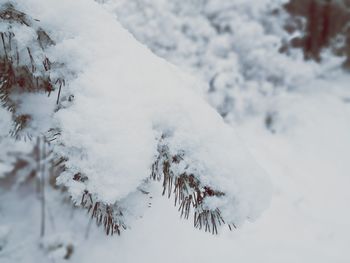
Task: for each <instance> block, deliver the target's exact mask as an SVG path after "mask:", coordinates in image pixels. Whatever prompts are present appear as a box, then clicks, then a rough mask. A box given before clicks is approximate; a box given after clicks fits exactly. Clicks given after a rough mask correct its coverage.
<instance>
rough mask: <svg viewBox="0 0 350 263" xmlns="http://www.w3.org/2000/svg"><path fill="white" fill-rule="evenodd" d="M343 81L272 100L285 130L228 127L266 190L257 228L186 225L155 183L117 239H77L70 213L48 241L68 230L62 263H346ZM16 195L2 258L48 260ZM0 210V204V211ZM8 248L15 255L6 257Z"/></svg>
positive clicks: (35, 220)
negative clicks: (264, 178) (264, 175)
mask: <svg viewBox="0 0 350 263" xmlns="http://www.w3.org/2000/svg"><path fill="white" fill-rule="evenodd" d="M349 81H350V78H349V77H348V76H346V75H339V76H336V77H335V78H334V79H332V80H315V81H313V82H312V83H308V85H314V86H316V87H317V89H312V90H313V91H312V92H309V93H307V92H303V93H302V94H297V93H295V94H288V95H286V96H285V97H282V98H279V99H276V103H279V104H281V105H283V107H282V108H281V115H283V117H284V118H283V119H284V120H285V126H284V127H283V125H281V126H280V127H279V128H276V129H278V132H277V133H275V134H273V133H271V132H269V131H267V130H266V129H265V127H264V124H263V123H262V122H261V118H252V119H250V120H249V121H247V122H245V123H243V124H240V125H238V126H236V129H237V130H238V133H239V135H240V136H241V138H242V140H243V141H244V142H245V143H246V145H247V147H248V148H249V149H250V151H251V152H252V154H253V155H254V157H255V158H256V160H257V161H258V163H259V164H260V165H261V166H262V167H263V168H264V169H265V170H266V171H267V172H268V174H269V175H270V178H271V180H272V183H273V185H274V194H273V198H272V203H271V206H270V208H269V209H267V210H266V211H265V213H264V214H263V216H262V217H261V218H260V219H259V220H258V221H257V222H254V223H246V224H245V225H244V226H243V227H242V228H241V229H238V230H235V231H232V232H230V231H227V230H225V231H223V233H221V235H219V236H212V235H210V234H207V233H204V232H201V231H198V230H195V229H193V227H192V224H191V222H190V221H186V220H182V219H180V218H179V215H178V212H177V211H176V209H174V208H173V207H172V201H171V200H168V199H166V198H164V197H162V196H161V189H160V186H159V185H157V184H155V185H154V186H153V187H154V190H155V191H154V194H153V201H152V203H153V204H152V207H151V208H149V209H148V210H147V211H146V213H145V214H144V216H143V218H142V219H140V220H137V221H135V222H134V223H133V225H132V229H130V230H127V231H125V232H123V233H122V235H121V236H120V237H115V236H114V237H106V236H105V235H104V234H103V233H102V231H100V229H97V228H95V227H94V226H92V227H91V230H90V234H89V237H88V239H87V240H85V239H84V238H85V237H84V235H85V229H86V227H87V225H88V219H87V218H86V217H84V216H82V215H81V213H79V212H74V213H75V214H76V215H75V217H74V218H75V220H78V222H81V223H80V224H78V225H76V224H74V225H73V224H70V223H69V222H70V220H69V218H70V217H71V216H72V215H70V213H68V212H67V214H64V213H63V214H62V213H61V212H60V215H59V216H58V218H57V219H55V222H56V232H57V233H56V235H57V234H58V235H59V236H60V235H62V233H64V232H68V233H69V232H70V231H72V230H73V235H74V237H73V238H70V239H69V240H75V241H74V242H76V245H77V246H76V247H75V250H74V253H73V255H72V258H71V262H77V263H79V262H84V263H87V262H91V263H93V262H99V261H104V262H124V263H133V262H153V263H158V262H159V263H160V262H169V263H172V262H174V263H175V262H184V263H187V262H208V263H209V262H213V261H214V262H216V261H217V262H227V263H230V262H241V263H245V262H252V263H253V262H254V263H255V262H264V263H265V262H266V263H275V262H276V263H277V262H278V263H280V262H286V263H289V262H291V263H295V262H298V263H299V262H300V263H304V262H305V263H310V262H317V263H322V262H324V263H329V262H335V263H348V262H349V261H350V251H349V249H348V247H349V244H350V209H349V201H350V191H349V185H350V176H349V174H350V159H349V158H350V157H349V156H350V135H349V131H350V103H349V98H350V91H349V90H348V89H347V85H348V83H349ZM4 195H6V194H5V193H2V196H1V198H4ZM7 195H9V196H11V199H13V198H14V195H13V194H7ZM22 195H23V194H22ZM18 198H19V199H18V200H16V203H14V202H15V200H12V201H11V203H12V202H13V203H12V204H13V205H12V206H10V207H11V209H7V210H6V211H7V212H6V214H1V217H0V224H1V225H2V226H6V225H10V226H11V228H12V229H11V231H13V232H14V233H15V235H14V236H15V237H13V240H12V239H10V240H8V241H9V243H8V244H7V246H6V247H5V248H4V250H3V251H1V252H0V259H1V262H4V263H10V262H11V263H13V262H26V263H31V262H47V258H46V256H45V254H44V252H43V251H42V250H39V249H38V244H37V237H38V235H39V225H40V224H39V222H40V220H39V218H40V217H39V215H40V212H39V202H38V201H37V200H35V199H34V200H32V199H27V198H24V197H23V196H22V197H18ZM3 200H5V199H3ZM17 201H19V202H17ZM4 204H5V202H1V207H3V206H4ZM68 210H69V209H68ZM83 213H84V212H83ZM14 215H22V216H20V217H18V216H14ZM14 218H17V219H16V220H18V222H16V224H14V222H13V219H14ZM60 218H61V219H63V220H62V221H63V222H64V223H62V222H61V223H60V222H59V221H60ZM77 218H78V219H77ZM79 218H80V219H79ZM24 229H25V231H26V232H25V233H26V236H24V237H23V236H21V231H24ZM58 229H61V230H62V232H61V231H59V230H58ZM74 229H75V231H74ZM60 238H61V237H60ZM70 242H72V241H70ZM16 248H19V250H16V251H18V252H16V253H10V252H11V251H12V250H13V251H14V250H15V249H16ZM51 256H52V257H53V254H52V255H51ZM55 262H59V261H57V260H56V261H55Z"/></svg>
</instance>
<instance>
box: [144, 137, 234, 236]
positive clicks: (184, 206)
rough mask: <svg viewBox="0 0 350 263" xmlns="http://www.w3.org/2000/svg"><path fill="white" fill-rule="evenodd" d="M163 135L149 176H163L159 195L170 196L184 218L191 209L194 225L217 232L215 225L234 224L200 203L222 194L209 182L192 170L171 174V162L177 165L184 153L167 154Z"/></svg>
mask: <svg viewBox="0 0 350 263" xmlns="http://www.w3.org/2000/svg"><path fill="white" fill-rule="evenodd" d="M163 139H164V136H163V137H162V139H161V141H160V145H159V147H158V153H159V155H158V157H157V159H156V161H155V162H154V163H153V165H152V172H151V178H152V179H153V180H157V181H160V180H162V179H163V193H162V194H163V195H167V196H168V198H170V197H171V196H172V195H173V196H174V200H175V204H174V205H175V206H178V211H179V212H180V216H181V217H183V218H185V219H188V218H189V215H190V213H191V209H193V215H194V227H195V228H198V229H204V230H205V232H211V233H212V234H217V233H218V226H221V225H223V224H227V225H228V227H229V229H230V230H232V228H236V225H235V224H232V223H231V224H228V223H226V222H225V220H224V219H223V217H222V216H221V212H220V210H219V209H218V208H216V209H215V210H208V209H206V208H205V207H204V206H203V204H204V201H205V199H206V198H208V197H213V196H216V197H222V196H225V193H223V192H220V191H216V190H214V189H212V188H211V187H210V186H206V185H202V184H201V182H200V180H199V179H198V178H197V177H195V175H193V174H188V173H187V172H183V173H181V174H174V173H173V171H172V169H171V168H172V166H176V165H179V163H180V162H181V161H182V160H183V159H184V158H185V156H184V154H183V153H181V154H178V155H171V154H170V153H169V149H168V147H167V146H166V145H165V144H163Z"/></svg>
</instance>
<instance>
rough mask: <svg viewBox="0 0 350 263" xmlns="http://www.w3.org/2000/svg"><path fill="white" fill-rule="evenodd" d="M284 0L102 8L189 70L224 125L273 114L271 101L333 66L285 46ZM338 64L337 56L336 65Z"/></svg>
mask: <svg viewBox="0 0 350 263" xmlns="http://www.w3.org/2000/svg"><path fill="white" fill-rule="evenodd" d="M287 2H288V1H286V0H264V1H241V0H234V1H224V0H207V1H204V0H197V1H186V0H184V1H181V0H180V1H179V0H170V1H165V0H157V1H150V0H137V1H136V0H135V1H134V0H105V1H102V4H103V6H104V7H105V9H107V10H108V11H110V12H112V13H113V14H116V18H117V19H118V20H119V21H120V22H121V23H122V24H123V25H124V26H125V27H126V28H127V29H129V30H130V32H131V33H132V34H133V35H134V36H135V37H136V38H137V39H138V40H139V41H141V42H142V43H144V44H146V45H147V46H148V47H149V48H150V49H151V50H152V51H153V52H154V53H156V54H158V55H159V56H161V57H164V58H166V59H167V60H169V61H171V62H172V63H174V64H176V65H179V66H181V67H185V68H187V70H188V71H189V72H191V73H192V74H194V75H196V76H197V77H199V78H200V79H201V80H202V81H203V83H206V85H203V89H202V91H203V93H204V94H205V95H206V96H207V97H208V101H209V102H210V104H211V105H213V106H214V107H215V108H216V109H217V111H218V112H219V113H220V114H221V115H222V116H223V117H224V118H225V120H226V121H227V122H236V121H240V120H242V119H244V118H245V117H246V116H251V115H255V114H260V115H262V116H265V115H266V116H267V115H268V112H270V111H276V109H274V108H271V107H272V106H270V105H271V104H272V103H271V101H273V98H274V97H275V96H277V95H278V94H280V93H283V92H285V91H291V90H296V89H299V88H300V86H302V85H303V83H306V82H308V81H310V80H311V79H312V78H314V77H315V76H320V75H322V74H324V73H325V72H327V70H329V68H332V67H333V66H334V62H331V63H329V62H328V59H325V60H324V62H323V63H324V65H319V64H317V63H315V62H313V61H308V62H307V63H305V62H304V58H303V55H302V52H301V51H300V50H297V49H288V52H284V53H283V52H282V51H283V50H285V49H286V48H287V46H288V43H290V41H291V39H294V38H296V37H298V35H300V34H302V32H301V31H300V30H299V31H298V30H296V31H294V32H292V34H289V33H288V31H286V30H285V28H284V27H285V25H286V24H288V21H291V20H293V19H292V17H291V16H290V15H289V14H288V13H287V12H286V10H285V9H284V7H283V6H284V4H286V3H287ZM337 63H338V64H341V63H342V60H339V61H338V62H337Z"/></svg>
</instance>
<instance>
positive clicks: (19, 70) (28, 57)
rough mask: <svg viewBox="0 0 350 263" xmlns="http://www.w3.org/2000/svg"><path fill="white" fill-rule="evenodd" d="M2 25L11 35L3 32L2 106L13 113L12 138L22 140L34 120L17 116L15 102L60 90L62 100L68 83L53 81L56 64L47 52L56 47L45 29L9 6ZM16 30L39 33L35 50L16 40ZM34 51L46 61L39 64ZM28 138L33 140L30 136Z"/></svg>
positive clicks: (1, 15)
mask: <svg viewBox="0 0 350 263" xmlns="http://www.w3.org/2000/svg"><path fill="white" fill-rule="evenodd" d="M0 22H1V23H3V24H5V25H7V31H5V32H0V36H1V40H0V41H1V43H0V102H1V105H2V106H3V107H5V108H6V109H7V110H9V111H10V112H11V113H12V115H13V121H14V129H13V131H12V135H13V136H15V137H17V138H19V137H20V132H21V131H23V130H24V129H25V128H26V127H28V126H29V124H30V122H31V116H30V115H28V114H23V113H18V112H17V108H18V104H19V103H18V101H17V100H16V99H15V97H16V95H21V94H25V93H35V92H45V93H47V94H48V95H50V94H51V92H52V91H54V90H55V87H56V86H58V88H59V90H60V92H59V96H60V93H61V88H62V86H64V84H65V81H64V80H63V79H60V78H59V79H55V80H53V79H52V77H51V69H52V66H53V63H52V62H51V61H50V60H49V59H48V58H47V56H46V55H45V49H46V48H47V47H49V46H51V45H54V44H55V43H54V41H53V40H52V39H51V38H50V36H49V35H48V34H47V33H46V32H45V31H44V30H43V29H41V28H40V27H38V26H37V25H36V24H37V21H36V20H34V19H32V18H30V17H29V16H27V15H26V14H24V13H22V12H20V11H18V10H16V9H15V7H14V6H13V5H12V4H10V3H7V4H4V5H2V6H1V7H0ZM13 27H31V28H33V29H35V31H36V34H37V38H36V39H33V42H32V43H31V44H32V46H27V47H23V46H21V45H22V44H21V43H20V42H18V41H17V40H16V35H15V33H14V32H13ZM34 47H35V50H41V51H42V57H44V59H43V60H42V61H41V60H39V61H38V59H37V56H36V57H34V56H33V53H32V49H33V48H34ZM23 50H26V52H23ZM21 51H22V52H21ZM27 61H29V63H28V62H27ZM59 96H58V99H57V102H58V101H59ZM17 97H18V96H17ZM28 137H29V138H30V135H28Z"/></svg>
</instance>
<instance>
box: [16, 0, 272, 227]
mask: <svg viewBox="0 0 350 263" xmlns="http://www.w3.org/2000/svg"><path fill="white" fill-rule="evenodd" d="M17 2H18V3H19V8H20V9H21V10H24V12H26V13H28V14H30V15H31V16H32V17H34V18H36V19H39V20H40V23H41V26H42V27H43V28H45V30H47V32H49V33H50V36H51V37H52V39H53V40H54V41H55V43H56V45H55V46H52V47H50V48H49V49H48V56H49V59H50V60H51V61H56V62H59V63H63V64H64V67H65V69H66V76H71V77H67V80H66V82H67V86H66V87H65V89H64V90H63V91H62V92H63V95H62V97H64V96H69V95H70V94H74V100H73V99H72V98H73V97H72V96H70V97H71V99H70V100H72V102H71V104H70V105H64V107H62V109H60V110H59V111H57V113H56V114H55V116H54V118H55V121H56V122H57V125H58V127H60V133H61V136H60V138H59V140H58V141H59V143H57V145H56V146H55V147H56V151H57V152H59V153H60V154H61V155H63V156H65V157H66V158H67V159H68V160H67V162H66V167H67V168H68V169H67V172H66V173H64V174H62V175H61V176H60V177H59V182H60V183H63V184H65V185H66V186H68V188H69V191H70V192H71V194H72V196H73V199H74V198H75V199H76V200H79V198H80V196H81V193H82V192H83V191H84V190H87V191H88V192H90V193H92V194H93V195H94V196H95V197H96V198H97V199H98V200H99V201H101V202H104V203H107V204H113V203H115V202H116V201H117V200H120V199H122V198H125V197H126V196H127V195H128V194H129V193H131V192H133V191H135V189H136V188H137V187H138V186H139V185H140V184H141V183H142V182H143V181H144V180H145V179H147V178H149V176H150V173H151V167H152V164H153V163H154V161H155V159H156V157H157V155H158V152H157V150H158V145H159V142H160V140H161V138H166V142H167V147H168V150H169V153H170V154H172V155H181V156H183V160H184V161H183V162H181V165H178V167H176V169H178V172H179V173H180V172H181V173H184V172H186V173H188V174H193V175H194V176H195V177H196V178H198V179H199V180H200V181H201V184H202V185H203V186H204V185H210V186H211V187H212V188H213V189H215V190H216V191H220V192H223V193H224V195H223V196H217V197H213V198H208V200H207V201H206V204H205V206H206V207H207V208H208V209H211V210H215V209H216V208H219V209H220V210H221V211H222V215H223V216H224V218H225V219H226V220H227V221H228V222H234V223H235V224H240V223H242V222H243V221H244V220H245V219H247V218H248V219H254V218H256V217H257V216H258V215H259V214H260V213H261V212H262V211H263V210H264V209H265V208H266V207H267V205H268V203H269V199H270V184H269V181H268V179H267V177H266V175H265V174H264V171H262V169H261V168H260V167H259V166H258V165H257V164H256V163H255V161H254V160H253V159H252V157H251V156H250V154H249V153H248V152H247V151H246V149H245V147H243V146H242V144H241V142H240V139H239V138H238V137H237V135H236V134H235V132H234V131H233V129H232V128H231V127H229V126H227V125H226V124H224V122H223V120H222V118H221V117H220V116H219V114H218V113H216V111H215V110H214V109H212V108H211V107H210V106H209V105H208V104H207V103H206V102H205V101H204V100H203V99H202V98H201V97H200V96H199V95H198V94H196V93H195V92H194V91H193V90H194V89H193V87H194V86H196V85H197V83H196V82H195V81H194V80H193V79H192V78H190V77H189V76H187V75H185V74H183V73H181V72H180V71H179V69H177V68H176V67H175V66H173V65H171V64H169V63H167V62H166V61H165V60H163V59H161V58H158V57H156V56H155V55H154V54H152V53H151V52H150V51H149V50H148V49H147V48H146V47H145V46H143V45H141V44H140V43H138V42H137V41H136V40H135V39H134V38H133V37H132V36H131V34H129V33H128V32H127V31H126V30H125V29H123V28H122V27H121V26H120V25H119V24H118V22H116V20H115V18H114V17H113V16H112V15H111V14H109V13H108V12H107V11H105V10H104V9H103V8H101V7H100V6H99V5H98V4H97V3H95V2H94V1H92V0H90V1H86V0H75V1H69V0H47V1H42V0H19V1H17ZM77 10H78V12H77ZM175 172H176V171H175ZM77 173H81V174H83V175H86V176H87V177H88V180H86V181H84V182H78V181H75V180H73V175H74V174H77ZM175 176H176V173H175Z"/></svg>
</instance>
